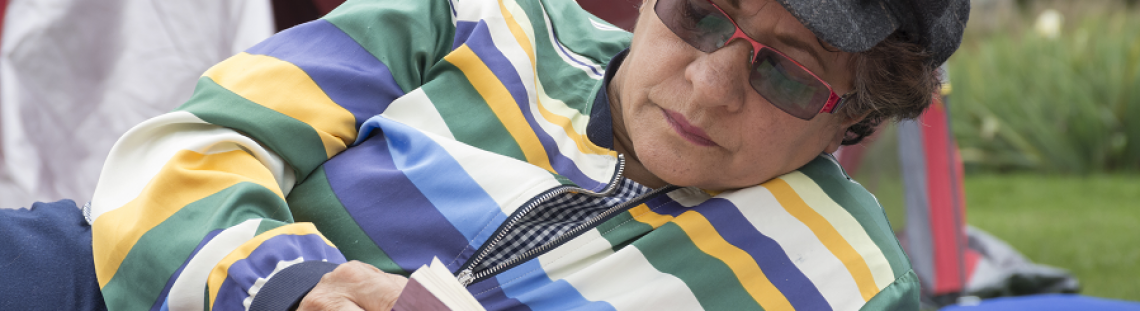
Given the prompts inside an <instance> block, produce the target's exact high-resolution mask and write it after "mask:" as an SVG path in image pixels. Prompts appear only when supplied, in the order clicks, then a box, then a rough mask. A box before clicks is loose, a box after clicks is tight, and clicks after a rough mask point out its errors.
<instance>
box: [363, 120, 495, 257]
mask: <svg viewBox="0 0 1140 311" xmlns="http://www.w3.org/2000/svg"><path fill="white" fill-rule="evenodd" d="M374 124H375V126H379V127H382V128H383V131H384V134H385V135H386V136H387V138H388V139H387V140H388V148H389V151H390V152H391V153H392V160H393V162H394V163H395V165H396V168H398V169H400V170H401V171H403V172H404V174H405V175H406V176H407V177H408V180H410V181H411V182H412V183H413V184H415V185H416V188H418V189H419V190H420V192H422V193H423V194H424V196H425V197H426V198H427V199H428V201H430V202H431V204H432V205H435V206H436V208H437V210H438V211H439V212H440V213H441V214H443V217H446V218H447V220H448V221H449V222H450V223H451V225H452V226H455V228H456V229H458V230H459V232H460V233H462V234H463V237H464V238H466V239H467V240H468V241H471V242H470V243H469V244H468V245H470V246H471V247H472V248H478V247H479V246H480V245H482V243H483V242H484V241H487V240H488V239H489V238H490V235H491V234H492V233H494V231H495V229H496V226H488V225H487V224H498V223H502V222H503V221H505V220H506V219H507V214H504V213H503V212H502V210H501V209H500V208H499V204H498V203H496V202H495V200H494V199H493V198H491V195H490V194H488V193H487V192H486V191H485V190H483V187H482V186H480V185H479V184H478V183H476V182H475V180H474V179H473V178H471V176H470V175H468V174H467V173H466V171H465V170H464V169H463V167H462V166H460V165H459V162H457V161H456V160H455V159H454V158H452V157H451V156H450V154H448V153H447V151H446V150H444V149H443V147H440V146H439V145H438V144H436V143H435V142H434V141H433V140H432V139H431V138H428V137H427V136H425V135H424V134H423V133H422V132H420V131H417V130H415V129H413V128H411V127H409V126H407V125H404V124H402V123H399V122H396V121H392V120H389V119H387V118H384V117H382V116H376V117H373V118H372V119H369V120H368V122H365V127H372V126H374ZM441 260H443V259H442V258H441ZM447 264H448V265H449V266H450V265H451V263H447Z"/></svg>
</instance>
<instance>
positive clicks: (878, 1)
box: [777, 0, 970, 66]
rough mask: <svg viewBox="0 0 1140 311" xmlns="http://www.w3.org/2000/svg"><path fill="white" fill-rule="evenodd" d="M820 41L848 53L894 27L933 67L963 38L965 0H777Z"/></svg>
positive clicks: (883, 36) (870, 43)
mask: <svg viewBox="0 0 1140 311" xmlns="http://www.w3.org/2000/svg"><path fill="white" fill-rule="evenodd" d="M777 1H779V2H780V4H783V5H784V8H785V9H787V10H788V11H789V12H791V13H792V15H794V16H795V17H796V19H799V20H800V22H801V23H803V24H804V26H807V28H808V29H811V31H812V32H814V33H815V35H816V36H817V37H819V38H820V39H821V40H823V41H824V42H827V43H828V44H831V45H832V46H835V47H837V48H839V49H840V50H843V51H846V52H852V53H858V52H863V51H866V50H869V49H871V47H874V46H875V45H876V44H879V42H880V41H883V39H886V38H887V36H889V35H890V34H891V33H893V32H895V30H898V29H902V31H903V32H904V33H905V34H906V36H907V38H909V39H910V41H911V42H913V43H917V44H919V45H921V46H923V47H924V48H926V50H927V51H929V52H930V53H931V61H932V62H933V64H934V65H935V66H938V65H941V64H942V63H943V62H945V61H946V59H947V58H950V54H954V51H955V50H957V49H958V45H959V44H960V43H961V42H962V31H963V30H964V29H965V28H966V20H968V19H969V18H970V0H777Z"/></svg>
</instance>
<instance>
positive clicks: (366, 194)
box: [90, 0, 918, 310]
mask: <svg viewBox="0 0 1140 311" xmlns="http://www.w3.org/2000/svg"><path fill="white" fill-rule="evenodd" d="M629 38H630V34H629V33H627V32H624V31H621V30H619V29H616V28H614V27H612V26H609V25H608V24H605V23H603V22H601V21H599V20H598V19H597V18H596V17H594V16H592V15H589V14H588V13H586V12H584V11H583V10H582V9H580V8H579V7H578V6H577V5H576V4H575V3H574V2H572V1H564V0H522V1H519V0H431V1H428V0H415V1H412V0H408V1H394V0H387V1H380V0H361V1H355V0H354V1H349V2H348V3H346V4H344V5H342V6H341V7H339V8H338V9H336V10H335V11H333V12H332V13H330V14H329V15H328V16H326V17H324V18H323V19H321V20H317V21H314V22H310V23H307V24H304V25H301V26H298V27H295V28H292V29H289V30H286V31H284V32H282V33H280V34H278V35H276V36H274V37H272V38H270V39H268V40H267V41H265V42H263V43H261V44H259V45H257V46H255V47H253V48H251V49H250V50H248V51H246V52H243V53H240V54H238V55H236V56H234V57H232V58H230V59H228V60H226V61H224V62H222V63H220V64H218V65H216V66H214V67H213V68H211V69H210V70H209V71H207V72H206V73H205V74H204V75H203V76H202V77H201V79H200V80H199V82H198V86H197V89H196V90H195V93H194V95H193V96H192V98H191V99H190V100H189V101H188V102H187V103H185V104H184V105H183V106H181V107H179V108H178V109H177V110H175V111H173V112H170V113H168V114H165V115H162V116H159V117H156V118H154V119H151V120H149V121H146V122H144V123H142V124H140V125H138V126H136V127H135V128H134V129H132V130H131V131H130V132H128V133H127V134H126V135H124V136H123V138H121V139H120V140H119V142H118V143H117V144H116V145H115V147H114V148H113V149H112V152H111V154H110V157H109V159H108V161H107V164H106V165H105V167H104V170H103V173H102V175H101V177H100V182H99V186H98V188H97V190H96V193H95V197H94V198H93V199H92V202H91V207H90V213H91V215H90V219H91V221H92V223H93V244H94V245H93V253H94V258H95V266H96V272H97V275H98V279H99V286H100V287H101V289H102V292H103V295H104V297H105V299H106V303H107V306H108V307H109V308H110V309H111V310H145V309H151V310H156V309H193V310H199V309H209V308H217V309H226V310H228V309H241V308H248V307H249V306H250V305H251V304H252V303H254V302H256V301H258V300H257V298H259V297H265V296H268V295H270V294H271V293H268V291H271V290H270V289H271V287H272V286H270V284H273V283H274V278H273V277H274V276H280V275H285V274H287V273H291V272H290V271H295V270H297V269H295V268H297V267H302V266H305V265H304V264H303V263H310V262H331V263H340V262H344V261H346V260H361V261H364V262H367V263H370V264H373V265H375V266H377V267H379V268H381V269H383V270H385V271H388V272H393V273H405V274H406V273H409V272H410V271H411V270H413V269H415V268H416V267H419V266H420V265H423V264H426V263H428V262H430V260H431V259H432V258H439V259H441V260H442V262H443V263H445V264H447V266H448V268H450V269H451V270H452V271H453V272H456V273H459V272H460V270H462V269H463V268H465V267H467V266H468V265H470V263H471V261H472V260H473V259H474V257H476V256H475V254H476V253H477V251H478V250H479V249H480V248H481V247H482V246H483V245H484V244H485V243H486V242H487V241H488V240H492V239H493V237H492V235H493V234H494V233H496V231H497V230H498V229H499V228H500V227H501V226H502V225H503V223H504V221H505V220H507V219H508V218H510V217H511V215H513V214H515V213H516V212H517V211H518V210H519V209H520V206H523V205H526V204H527V203H528V202H533V201H534V200H536V198H537V197H539V196H541V195H543V194H545V193H548V192H549V191H550V190H551V189H555V188H560V187H574V188H568V189H574V190H573V191H581V192H600V191H603V190H604V189H606V188H607V186H608V185H609V184H611V183H613V182H614V181H616V180H619V179H620V178H618V177H617V176H616V175H617V174H618V173H619V170H620V167H621V163H620V157H619V156H618V155H617V153H616V152H615V151H613V150H612V130H611V129H610V123H611V121H610V119H609V115H608V103H606V102H605V96H601V97H598V96H596V94H599V92H603V93H604V89H601V88H602V86H603V83H602V81H603V78H604V74H605V68H606V64H607V63H608V62H609V61H610V58H611V57H613V56H614V55H617V54H618V53H619V52H620V51H621V50H623V49H625V48H626V47H628V44H629ZM615 66H616V64H615ZM597 107H602V108H603V109H599V108H597ZM634 203H637V204H636V205H632V204H631V205H630V206H627V207H623V208H620V209H616V210H614V213H613V214H611V215H609V216H607V217H606V218H604V219H603V220H604V221H601V222H600V223H598V224H596V225H593V226H591V227H589V228H584V229H588V230H581V232H577V233H575V235H573V236H568V237H566V238H564V239H561V240H559V242H558V244H556V245H551V246H556V247H552V248H550V249H547V250H545V251H543V252H539V253H538V254H535V256H530V257H527V258H525V260H522V261H520V262H518V263H517V264H513V265H511V266H510V267H509V268H508V269H505V270H502V271H493V272H492V273H490V274H489V275H481V276H477V277H475V278H474V280H473V281H474V282H473V283H471V284H470V285H469V286H468V289H469V290H470V292H471V293H472V294H473V295H474V296H475V297H476V298H477V299H478V300H479V301H480V302H481V303H482V304H484V305H485V306H486V307H487V308H488V309H492V310H497V309H519V310H525V309H530V310H565V309H605V310H610V309H618V310H630V309H647V310H659V309H678V310H695V309H716V310H761V309H764V310H791V309H798V310H856V309H861V308H862V309H872V310H883V309H917V293H918V282H917V280H916V278H915V276H914V273H913V271H912V270H911V268H910V264H909V262H908V261H907V258H906V256H905V255H904V254H903V252H902V250H901V248H900V247H899V244H898V241H897V240H896V239H895V237H894V235H893V234H892V233H891V231H890V226H889V225H888V223H887V221H886V218H885V216H884V214H883V212H882V210H881V208H880V207H879V206H878V204H877V202H876V201H875V199H874V197H872V196H871V195H870V194H869V193H868V192H867V191H866V190H864V189H863V188H862V187H861V186H859V185H858V184H857V183H855V182H853V181H851V180H849V179H848V178H847V177H846V175H845V174H844V173H843V171H842V169H841V168H840V167H839V166H838V165H837V164H836V162H835V161H834V160H833V159H832V158H831V157H830V156H826V155H823V156H820V157H819V158H817V159H816V160H815V161H813V162H811V163H809V164H808V165H806V166H804V167H803V168H801V169H799V170H798V171H795V172H792V173H789V174H786V175H784V176H781V177H779V178H776V179H773V180H771V181H768V182H766V183H764V184H762V185H759V186H755V187H751V188H747V189H741V190H735V191H728V192H723V193H710V192H706V191H701V190H697V189H692V188H680V189H676V190H671V191H668V192H667V193H663V194H660V195H657V196H654V197H651V198H649V199H647V200H639V201H637V202H634ZM477 272H478V271H477ZM279 279H282V278H279ZM262 289H266V291H262Z"/></svg>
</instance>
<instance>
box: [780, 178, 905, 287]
mask: <svg viewBox="0 0 1140 311" xmlns="http://www.w3.org/2000/svg"><path fill="white" fill-rule="evenodd" d="M780 179H783V180H784V181H786V182H787V183H788V184H789V185H791V186H792V189H793V190H795V191H796V194H798V195H799V196H800V198H802V199H803V200H804V203H807V205H808V206H810V207H811V208H812V209H814V210H815V211H816V213H819V214H820V215H821V216H823V218H824V219H827V222H829V223H831V226H832V227H835V230H836V231H839V235H841V236H843V239H844V240H847V243H849V244H851V247H852V248H855V250H856V251H857V252H859V255H860V256H862V257H863V260H864V261H866V262H867V267H869V268H870V269H871V275H872V276H873V277H874V279H875V286H877V287H878V288H879V289H883V288H886V287H887V285H891V283H892V282H894V281H895V276H894V272H893V271H891V264H890V262H888V261H887V257H886V256H883V251H882V250H880V249H879V246H878V245H876V244H875V241H874V240H871V236H870V235H868V234H867V231H865V230H863V225H861V224H859V221H858V220H856V219H855V217H854V216H851V214H850V213H848V212H847V210H846V209H844V208H843V207H842V206H839V204H838V203H835V201H832V200H831V198H829V197H828V196H827V193H826V192H823V189H822V188H820V187H819V185H817V184H816V183H815V182H814V181H812V180H811V178H810V177H808V176H807V175H804V174H803V173H801V172H798V171H796V172H792V173H789V174H787V175H784V176H781V177H780Z"/></svg>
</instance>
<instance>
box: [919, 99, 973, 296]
mask: <svg viewBox="0 0 1140 311" xmlns="http://www.w3.org/2000/svg"><path fill="white" fill-rule="evenodd" d="M919 124H921V125H922V141H923V149H924V152H925V154H926V173H927V194H928V197H929V199H930V202H928V203H929V207H930V231H931V237H932V239H933V242H934V256H933V257H934V280H935V281H934V288H932V289H931V292H932V293H933V294H935V295H938V294H944V293H954V292H959V291H961V290H962V288H963V286H965V284H964V283H965V271H963V268H964V267H963V256H964V254H963V250H964V249H965V246H966V245H965V241H966V237H965V231H963V227H962V224H963V219H962V218H961V217H962V216H963V214H962V212H961V210H962V208H961V204H960V203H961V201H960V198H961V194H960V193H957V192H961V191H960V190H961V187H962V185H961V179H960V176H961V173H960V169H959V164H957V163H954V160H956V158H957V157H956V156H955V153H956V152H957V150H956V149H957V148H954V145H953V142H952V140H951V138H950V131H949V129H950V126H949V124H948V116H947V115H946V109H945V106H943V105H942V101H941V99H940V98H938V97H936V99H935V101H934V104H933V105H931V106H930V108H929V109H927V110H926V112H925V113H923V114H922V116H921V117H919Z"/></svg>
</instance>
